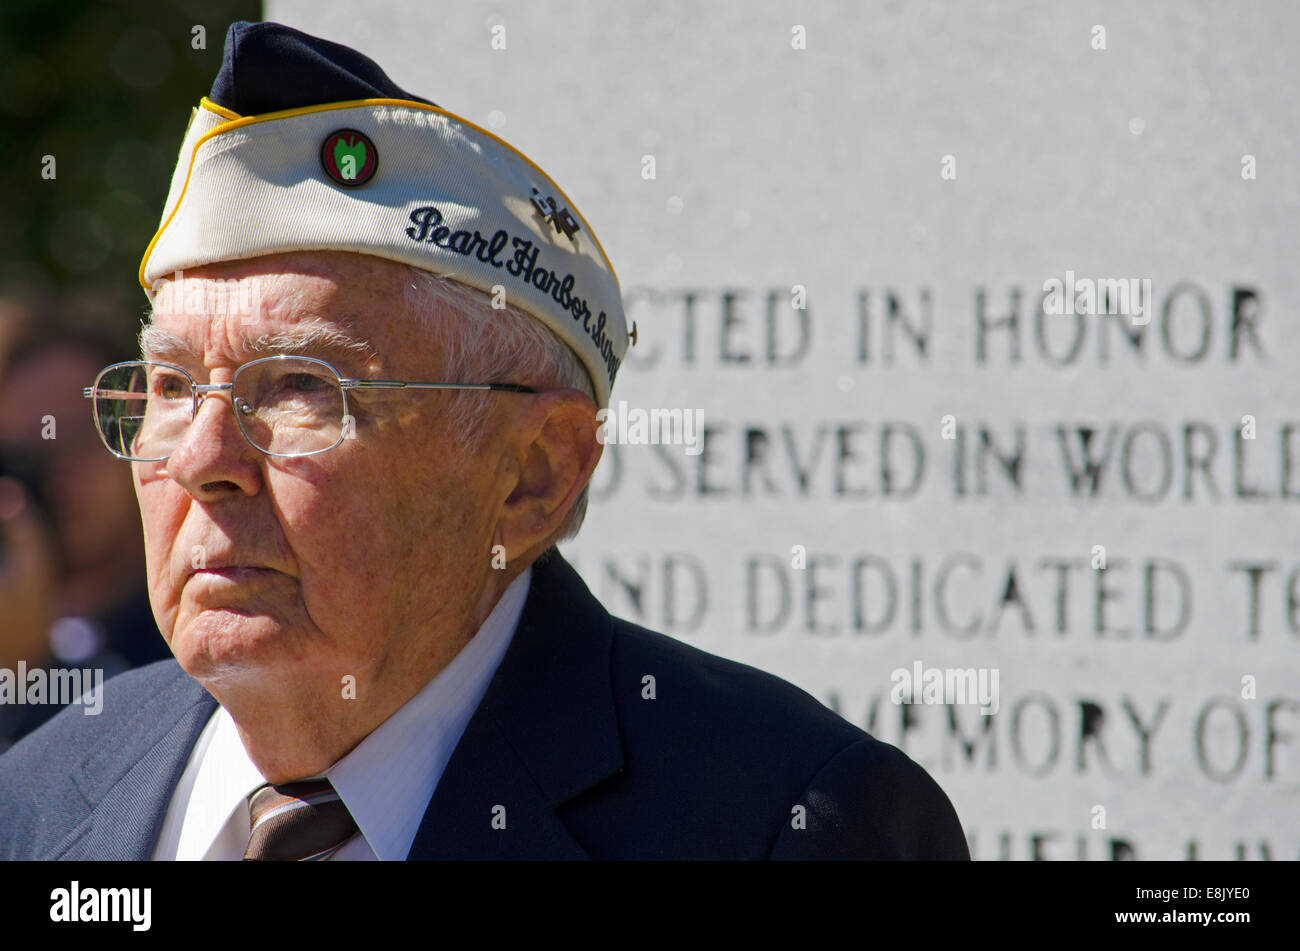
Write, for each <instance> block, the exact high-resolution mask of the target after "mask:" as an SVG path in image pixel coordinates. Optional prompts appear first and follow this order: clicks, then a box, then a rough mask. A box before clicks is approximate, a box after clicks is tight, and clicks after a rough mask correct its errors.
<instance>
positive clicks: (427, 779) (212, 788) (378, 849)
mask: <svg viewBox="0 0 1300 951" xmlns="http://www.w3.org/2000/svg"><path fill="white" fill-rule="evenodd" d="M531 579H532V568H531V567H529V568H527V569H525V570H524V572H523V574H521V575H520V576H519V577H518V578H516V579H515V580H514V581H513V582H511V584H510V586H509V587H508V588H506V590H505V592H504V593H503V594H502V595H501V598H500V600H498V601H497V604H496V607H494V608H493V609H492V613H491V614H489V615H488V617H487V619H486V620H485V621H484V622H483V626H482V627H480V628H479V630H478V632H477V633H476V634H475V636H474V637H473V638H472V639H471V640H470V642H469V643H468V644H466V645H465V647H464V648H462V649H461V651H460V653H459V654H457V655H456V656H455V658H453V659H452V662H451V663H450V664H448V665H447V666H446V667H445V668H444V669H443V670H442V671H441V672H439V674H438V675H437V676H436V677H434V678H433V680H431V681H429V683H428V684H427V685H426V686H425V687H424V688H423V689H421V690H420V692H419V693H417V694H416V695H415V696H414V697H412V698H411V699H410V700H409V701H407V702H406V704H405V705H403V706H402V707H401V708H400V709H399V710H398V711H397V712H396V713H394V714H393V715H392V716H391V717H389V718H388V719H387V720H385V721H384V722H383V723H381V724H380V725H379V726H378V727H376V728H375V730H374V731H373V732H372V733H370V735H369V736H367V737H366V738H365V739H364V740H362V741H361V743H360V744H358V746H357V747H356V748H355V749H354V750H352V752H350V753H348V754H347V755H346V756H344V757H343V758H342V759H340V760H339V761H338V762H337V763H335V764H334V765H333V766H331V767H330V768H329V769H327V770H326V771H325V773H324V775H325V776H326V777H327V778H328V779H329V780H330V782H332V783H333V784H334V788H335V789H336V790H337V791H338V794H339V796H340V798H342V800H343V803H344V805H346V806H347V807H348V812H350V813H351V814H352V817H353V818H354V819H356V821H357V828H358V829H359V830H360V832H361V834H360V835H358V836H355V837H353V838H352V839H351V840H349V841H348V843H347V844H346V845H344V846H343V848H341V849H339V851H338V852H336V853H335V854H334V855H333V857H332V859H331V860H332V861H347V860H357V859H361V860H366V859H369V860H374V859H382V860H385V861H388V860H401V859H405V858H406V854H407V852H409V851H410V849H411V843H412V842H413V841H415V834H416V832H417V831H418V830H419V827H420V821H421V820H422V819H423V818H424V813H425V810H426V809H427V808H428V805H429V800H430V798H431V797H432V796H433V791H434V789H435V788H437V785H438V780H439V779H441V777H442V771H443V769H444V768H445V767H446V765H447V760H448V759H450V758H451V754H452V751H453V750H454V749H455V748H456V744H457V743H458V742H460V737H461V734H462V733H464V732H465V726H466V724H468V723H469V720H470V717H471V716H472V715H473V713H474V711H475V709H477V707H478V705H479V701H481V700H482V699H483V694H484V693H485V692H486V691H487V686H488V683H489V682H490V681H491V680H492V675H493V674H494V673H496V669H497V667H498V666H499V665H500V663H501V658H502V657H504V656H505V652H506V649H507V648H508V647H509V646H510V641H511V639H512V638H513V637H514V632H515V627H516V626H517V625H518V623H519V617H520V615H521V614H522V613H523V608H524V601H526V600H527V598H528V587H529V584H530V581H531ZM264 782H266V780H265V779H264V778H263V777H262V774H261V773H260V772H258V769H257V767H256V766H254V765H253V762H252V760H250V759H249V758H248V753H247V751H245V749H244V744H243V742H242V741H241V740H240V738H239V733H238V731H237V730H236V729H235V721H234V720H233V719H231V717H230V714H229V713H227V712H226V709H225V708H224V707H221V706H218V707H217V709H216V712H215V713H213V714H212V717H211V719H209V720H208V723H207V726H205V727H204V728H203V732H202V733H201V734H200V735H199V739H198V742H197V743H195V744H194V750H193V751H192V752H191V754H190V758H189V760H188V762H187V763H186V765H185V771H184V772H183V773H182V774H181V778H180V781H179V782H178V783H177V785H176V791H175V792H174V793H173V794H172V798H171V804H170V805H169V806H168V808H167V814H166V816H165V817H164V819H163V825H162V832H161V833H160V835H159V838H158V844H157V845H156V846H155V848H154V852H153V858H154V859H155V860H158V859H191V860H192V859H226V860H239V859H242V858H243V857H244V849H245V848H246V847H247V845H248V838H249V815H248V795H249V794H250V793H251V792H252V791H253V790H254V789H256V788H257V787H258V786H260V785H262V784H263V783H264Z"/></svg>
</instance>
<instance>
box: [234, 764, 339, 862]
mask: <svg viewBox="0 0 1300 951" xmlns="http://www.w3.org/2000/svg"><path fill="white" fill-rule="evenodd" d="M248 811H249V815H250V817H251V818H252V834H251V836H250V837H249V840H248V848H247V849H245V850H244V861H245V862H322V861H324V860H325V859H327V858H329V857H330V856H331V855H333V854H334V853H335V852H337V851H338V850H339V849H340V848H342V846H343V844H344V843H345V842H347V841H348V839H350V838H352V836H354V835H355V834H356V832H357V823H356V820H355V819H353V818H352V815H351V813H349V812H348V807H347V806H345V805H344V804H343V800H342V799H340V798H339V794H338V793H337V792H335V791H334V787H333V786H332V785H330V781H329V780H328V779H306V780H300V781H298V782H294V783H285V784H284V785H281V786H272V785H271V784H270V783H266V784H264V785H262V786H259V787H257V789H255V790H254V791H253V794H252V795H250V796H249V797H248Z"/></svg>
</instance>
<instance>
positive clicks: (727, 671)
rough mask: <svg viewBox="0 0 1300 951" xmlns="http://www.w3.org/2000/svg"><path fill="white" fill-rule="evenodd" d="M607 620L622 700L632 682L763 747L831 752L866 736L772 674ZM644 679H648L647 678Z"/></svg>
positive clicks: (643, 693) (644, 694)
mask: <svg viewBox="0 0 1300 951" xmlns="http://www.w3.org/2000/svg"><path fill="white" fill-rule="evenodd" d="M612 620H613V624H614V648H613V670H612V675H613V678H614V682H615V689H616V693H617V694H619V695H621V696H622V697H624V698H626V697H627V696H628V695H629V692H628V688H629V686H635V688H636V689H635V691H633V694H634V695H635V696H636V697H637V698H638V700H647V699H649V698H650V697H649V695H650V694H651V693H652V694H653V699H654V700H655V701H656V702H657V703H663V704H665V705H668V706H670V707H672V708H673V709H674V710H677V711H678V712H680V713H682V714H689V715H690V716H692V717H697V718H707V720H708V722H709V723H711V724H712V730H711V732H713V733H714V735H715V736H716V735H718V733H719V732H721V731H725V730H727V729H732V730H735V731H737V732H738V733H740V734H743V737H753V738H755V739H759V740H761V741H762V742H763V743H764V744H765V745H767V746H768V747H769V748H770V747H771V745H772V744H777V745H780V744H781V741H782V740H783V739H784V740H788V741H790V742H793V743H798V744H800V745H806V744H808V743H809V742H820V744H824V748H825V750H826V751H827V753H829V751H830V750H832V749H838V748H840V747H842V746H844V745H845V744H847V743H852V742H856V741H858V740H861V739H862V738H864V737H867V735H868V734H867V733H866V732H865V731H863V730H861V729H859V728H858V727H856V726H854V725H853V724H851V723H849V722H848V721H847V720H845V719H844V718H843V717H841V716H840V715H839V714H837V713H835V711H833V710H831V709H830V708H829V707H827V706H826V705H825V704H823V703H822V702H821V701H819V700H817V699H816V698H815V697H813V696H812V695H811V694H809V693H808V692H807V691H805V690H802V689H801V688H799V687H796V686H795V685H794V684H792V683H790V682H789V681H786V680H783V679H781V678H780V677H777V676H776V675H774V674H770V673H768V672H767V671H764V670H759V669H758V668H757V667H751V666H749V665H748V664H743V663H740V662H738V661H734V660H728V659H726V658H724V657H719V656H718V655H716V654H710V653H708V652H707V651H704V650H701V649H700V648H698V647H694V646H692V645H690V644H686V643H683V642H682V641H679V640H676V639H674V638H672V637H669V636H667V635H665V634H660V633H658V632H656V631H651V630H648V629H646V628H643V627H640V626H638V625H636V624H632V623H631V622H629V621H624V620H622V619H620V618H613V619H612ZM646 677H653V678H654V680H653V681H646V679H645V678H646ZM620 688H621V689H620ZM634 706H635V705H634ZM756 734H761V735H756ZM743 737H742V738H743Z"/></svg>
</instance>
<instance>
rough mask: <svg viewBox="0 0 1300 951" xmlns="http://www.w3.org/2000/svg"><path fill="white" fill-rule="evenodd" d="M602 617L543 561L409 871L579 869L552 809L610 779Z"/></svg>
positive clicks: (619, 756) (583, 593)
mask: <svg viewBox="0 0 1300 951" xmlns="http://www.w3.org/2000/svg"><path fill="white" fill-rule="evenodd" d="M612 635H613V630H612V626H611V623H610V617H609V615H608V614H607V613H606V612H605V609H604V608H603V607H601V605H600V603H599V602H598V601H597V600H596V599H595V598H594V597H592V595H591V593H590V592H589V591H588V590H587V587H586V585H584V584H583V583H582V579H581V578H579V577H578V575H577V573H576V572H575V571H574V570H573V569H572V568H571V567H570V566H569V564H568V563H567V562H566V561H564V559H563V558H561V557H560V555H559V553H558V552H556V551H554V550H552V551H551V553H550V554H549V555H548V556H547V557H545V558H543V559H540V560H538V561H537V562H536V563H534V565H533V579H532V586H531V588H530V589H529V593H528V600H527V602H526V603H525V605H524V610H523V613H522V615H521V616H520V619H519V626H518V627H517V629H516V630H515V634H514V638H513V639H512V641H511V643H510V648H509V649H508V650H507V651H506V655H505V657H504V658H503V659H502V661H501V666H500V667H498V668H497V671H496V674H495V675H494V676H493V678H492V682H491V683H490V684H489V685H488V689H487V693H486V694H485V695H484V697H483V702H482V703H480V704H479V707H478V709H477V710H476V711H475V712H474V716H473V717H472V718H471V719H470V722H469V724H468V725H467V726H466V728H465V733H464V735H463V736H462V737H461V740H460V742H459V743H458V744H457V746H456V750H455V752H453V753H452V756H451V759H450V760H449V761H448V763H447V768H446V770H445V771H444V772H443V775H442V778H441V780H440V781H439V783H438V788H437V789H436V790H435V792H434V795H433V798H432V799H431V800H430V802H429V808H428V810H427V811H426V812H425V815H424V820H423V821H422V822H421V824H420V829H419V831H418V832H417V833H416V837H415V841H414V843H413V844H412V846H411V851H410V854H409V856H408V858H410V859H490V858H508V859H557V858H575V859H579V858H587V857H588V855H587V853H586V851H585V850H583V848H582V846H581V845H580V844H579V843H578V842H577V841H576V840H574V838H573V836H572V835H571V834H570V833H569V831H568V828H567V827H566V826H565V825H564V823H563V822H562V821H561V819H560V817H559V816H558V814H557V812H556V807H557V806H559V805H561V804H562V803H564V802H566V801H567V800H569V799H572V798H573V797H574V796H577V795H578V794H580V793H582V792H584V791H586V790H587V789H590V788H591V787H592V786H594V785H595V784H597V783H598V782H600V781H601V780H603V779H606V778H608V777H609V776H611V775H613V774H614V773H616V772H618V770H619V769H620V768H621V767H622V764H623V753H622V744H621V743H620V740H619V734H618V720H617V717H616V715H615V711H614V701H613V689H612V685H611V682H610V650H611V645H612Z"/></svg>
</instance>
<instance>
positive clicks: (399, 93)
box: [208, 20, 435, 116]
mask: <svg viewBox="0 0 1300 951" xmlns="http://www.w3.org/2000/svg"><path fill="white" fill-rule="evenodd" d="M208 98H209V99H211V100H212V101H213V102H215V103H216V104H217V105H219V106H224V107H225V108H227V109H229V110H231V111H232V112H237V113H239V114H240V115H241V116H256V115H261V114H263V113H266V112H279V111H280V110H282V109H301V108H303V107H304V106H318V105H322V104H323V103H328V102H348V101H350V100H353V99H414V100H415V101H416V102H424V103H428V104H429V105H431V106H432V105H435V104H434V103H432V102H429V100H428V99H424V98H422V97H420V96H413V95H411V94H410V93H409V92H407V91H406V90H404V89H402V88H401V87H400V86H398V85H397V84H396V83H394V82H393V81H392V80H391V79H389V78H388V75H387V74H386V73H385V72H384V71H383V70H382V69H380V68H379V64H378V63H376V62H375V61H374V60H372V59H370V58H369V57H367V56H363V55H361V54H360V53H358V52H357V51H356V50H354V49H352V48H350V47H347V46H343V45H342V44H340V43H331V42H330V41H329V40H322V39H320V38H319V37H315V36H309V35H308V34H306V33H303V32H302V31H300V30H295V29H293V28H292V27H288V26H284V25H283V24H281V23H248V22H246V21H244V20H241V21H239V22H238V23H232V24H230V30H229V31H228V32H227V33H226V48H225V52H224V53H223V54H222V58H221V71H220V72H219V73H217V78H216V79H215V80H214V81H213V83H212V92H210V93H209V94H208Z"/></svg>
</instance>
